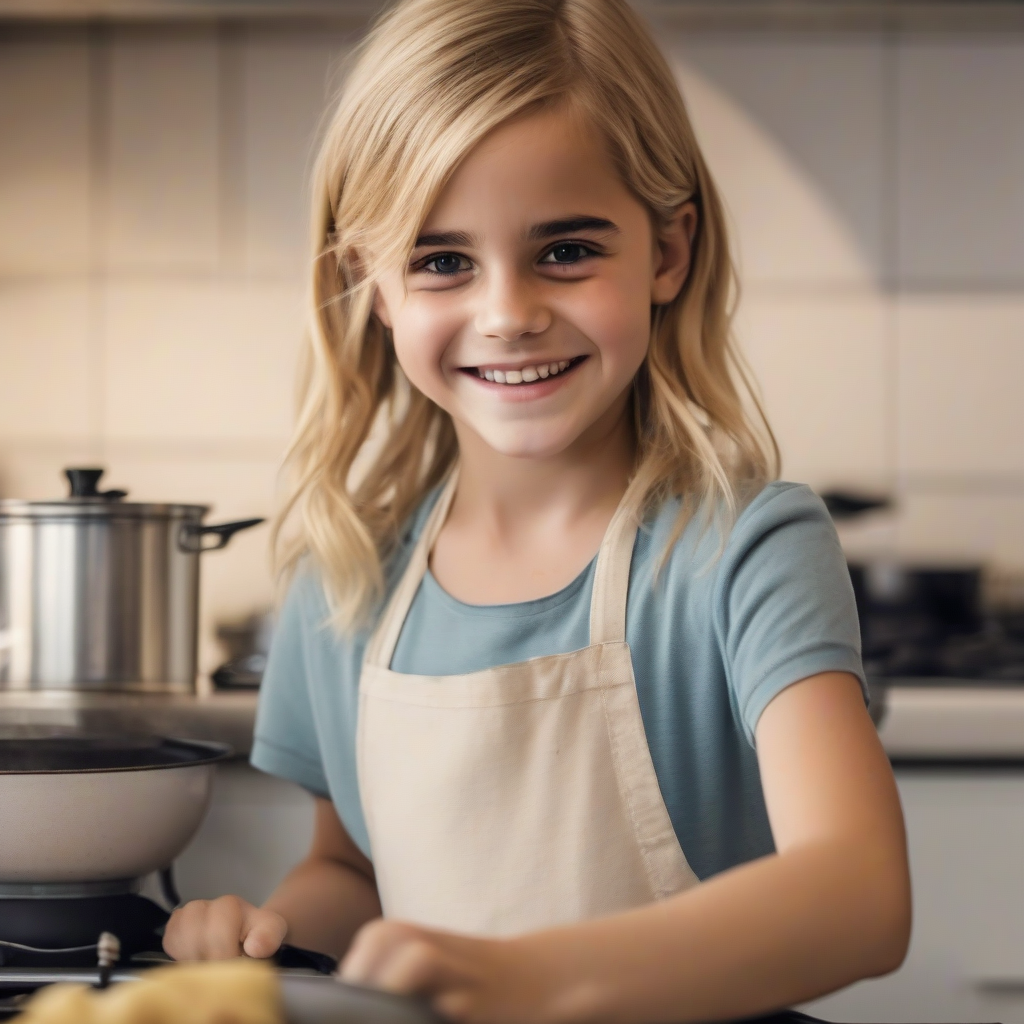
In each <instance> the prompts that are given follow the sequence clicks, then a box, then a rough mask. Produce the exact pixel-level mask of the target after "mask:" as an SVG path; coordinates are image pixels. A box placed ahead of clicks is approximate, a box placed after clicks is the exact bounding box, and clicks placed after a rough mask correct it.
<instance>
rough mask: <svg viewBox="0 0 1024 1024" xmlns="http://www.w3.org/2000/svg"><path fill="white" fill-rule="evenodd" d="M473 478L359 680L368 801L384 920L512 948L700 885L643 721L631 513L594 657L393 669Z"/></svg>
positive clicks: (598, 593)
mask: <svg viewBox="0 0 1024 1024" xmlns="http://www.w3.org/2000/svg"><path fill="white" fill-rule="evenodd" d="M456 477H457V473H456V474H452V477H451V478H450V479H449V481H448V484H447V485H446V487H445V489H444V492H443V493H442V494H441V496H440V498H439V499H438V501H437V504H436V505H435V507H434V509H433V511H432V512H431V515H430V517H429V519H428V520H427V523H426V525H425V526H424V529H423V533H422V534H421V536H420V538H419V541H418V543H417V545H416V547H415V549H414V551H413V555H412V558H411V561H410V562H409V566H408V568H407V569H406V571H405V574H404V576H403V577H402V579H401V581H400V583H399V585H398V587H397V588H396V590H395V592H394V594H393V595H392V597H391V600H390V601H389V602H388V605H387V607H386V609H385V611H384V614H383V616H382V617H381V620H380V622H379V623H378V625H377V628H376V630H375V631H374V633H373V635H372V637H371V638H370V641H369V644H368V645H367V649H366V655H365V658H364V663H363V670H362V676H361V678H360V681H359V724H358V729H357V734H356V756H357V764H358V775H359V793H360V798H361V800H362V807H363V814H364V815H365V818H366V825H367V831H368V833H369V837H370V847H371V853H372V858H373V864H374V869H375V872H376V877H377V888H378V891H379V894H380V899H381V905H382V907H383V910H384V916H385V917H389V918H399V919H402V920H406V921H410V922H413V923H416V924H420V925H424V926H427V927H433V928H439V929H444V930H448V931H455V932H463V933H468V934H473V935H480V936H510V935H517V934H521V933H523V932H528V931H534V930H537V929H541V928H548V927H553V926H555V925H561V924H571V923H574V922H577V921H582V920H585V919H587V918H592V917H597V916H600V915H604V914H613V913H616V912H617V911H624V910H629V909H631V908H633V907H638V906H641V905H642V904H645V903H650V902H652V901H654V900H660V899H664V898H665V897H667V896H671V895H673V894H674V893H677V892H681V891H682V890H683V889H687V888H689V887H690V886H692V885H695V884H697V878H696V876H695V875H694V873H693V871H692V870H691V869H690V866H689V865H688V864H687V863H686V858H685V856H684V855H683V851H682V848H681V847H680V845H679V842H678V840H677V839H676V835H675V831H674V830H673V828H672V822H671V820H670V819H669V814H668V809H667V808H666V807H665V801H664V800H663V799H662V796H661V790H660V788H659V786H658V779H657V776H656V775H655V772H654V764H653V762H652V761H651V754H650V750H649V748H648V745H647V737H646V735H645V733H644V726H643V721H642V719H641V717H640V705H639V702H638V701H637V695H636V685H635V682H634V679H633V665H632V661H631V659H630V654H629V645H628V644H627V643H626V639H625V637H626V593H627V589H628V586H629V567H630V562H631V561H632V556H633V543H634V540H635V538H636V524H635V521H634V519H633V517H632V516H631V515H629V514H628V513H627V512H625V511H624V510H623V509H622V508H621V507H620V508H619V509H618V510H617V511H616V513H615V515H614V516H613V518H612V521H611V523H610V524H609V526H608V530H607V533H606V534H605V537H604V540H603V541H602V544H601V549H600V552H599V553H598V557H597V567H596V571H595V575H594V591H593V597H592V600H591V608H590V645H589V646H588V647H585V648H583V649H582V650H579V651H572V652H570V653H568V654H554V655H550V656H547V657H541V658H532V659H530V660H529V661H524V662H519V663H518V664H515V665H501V666H498V667H496V668H489V669H484V670H483V671H480V672H468V673H466V674H464V675H453V676H421V675H406V674H404V673H400V672H393V671H391V668H390V665H391V658H392V655H393V654H394V650H395V646H396V645H397V643H398V637H399V634H400V633H401V629H402V624H403V623H404V621H405V617H406V615H407V613H408V611H409V608H410V606H411V605H412V602H413V598H414V597H415V596H416V591H417V590H418V588H419V585H420V582H421V581H422V579H423V576H424V574H425V573H426V571H427V564H428V559H429V556H430V550H431V548H432V546H433V544H434V540H435V539H436V537H437V535H438V533H439V532H440V530H441V527H442V526H443V524H444V521H445V518H446V516H447V514H448V509H449V507H450V505H451V501H452V498H453V497H454V494H455V485H456ZM451 642H452V643H458V637H457V636H456V637H452V638H451Z"/></svg>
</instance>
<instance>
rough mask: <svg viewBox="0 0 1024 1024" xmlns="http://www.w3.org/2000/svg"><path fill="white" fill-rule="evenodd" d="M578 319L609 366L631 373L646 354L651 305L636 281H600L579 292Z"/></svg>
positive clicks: (646, 294) (580, 325)
mask: <svg viewBox="0 0 1024 1024" xmlns="http://www.w3.org/2000/svg"><path fill="white" fill-rule="evenodd" d="M579 298H580V302H579V304H578V306H577V314H578V315H577V316H576V318H575V319H576V323H577V324H578V325H579V327H580V328H581V329H582V330H583V331H584V333H586V334H587V336H588V337H589V338H590V339H591V340H592V341H593V342H594V344H595V345H596V346H597V348H598V349H599V350H600V352H601V356H602V360H603V361H604V362H607V363H608V364H609V365H608V369H609V370H613V369H618V368H620V367H621V368H622V369H623V370H624V371H625V372H627V373H628V374H630V375H632V373H633V372H635V370H636V368H637V367H638V366H639V364H640V363H641V362H642V361H643V358H644V356H645V355H646V354H647V345H648V340H649V338H650V318H651V307H650V298H649V296H648V293H647V292H646V290H644V289H643V288H639V289H638V288H637V287H635V282H628V281H624V282H616V283H615V284H612V283H610V282H607V281H605V282H601V287H595V288H593V289H592V290H590V294H588V295H583V294H581V295H580V296H579Z"/></svg>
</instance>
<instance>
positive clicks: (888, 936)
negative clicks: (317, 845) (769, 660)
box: [343, 672, 910, 1024]
mask: <svg viewBox="0 0 1024 1024" xmlns="http://www.w3.org/2000/svg"><path fill="white" fill-rule="evenodd" d="M757 743H758V757H759V762H760V768H761V776H762V783H763V786H764V792H765V800H766V804H767V808H768V813H769V817H770V820H771V825H772V830H773V833H774V836H775V843H776V849H777V853H776V854H774V855H772V856H769V857H764V858H762V859H760V860H757V861H754V862H752V863H749V864H745V865H742V866H740V867H737V868H734V869H733V870H731V871H727V872H724V873H722V874H721V875H719V876H716V877H715V878H713V879H711V880H709V881H708V882H706V883H704V884H703V885H700V886H697V887H696V888H694V889H691V890H689V891H687V892H685V893H682V894H680V895H679V896H676V897H673V898H672V899H669V900H666V901H664V902H662V903H658V904H654V905H650V906H646V907H642V908H640V909H637V910H634V911H630V912H628V913H625V914H620V915H615V916H613V917H608V918H605V919H602V920H599V921H593V922H586V923H583V924H579V925H575V926H571V927H566V928H558V929H552V930H550V931H545V932H539V933H536V934H533V935H528V936H523V937H521V938H516V939H511V940H481V939H470V938H466V937H462V936H453V935H447V934H443V933H438V932H432V931H427V930H425V929H419V928H414V927H412V926H409V925H401V924H396V923H391V922H380V923H376V924H371V925H370V926H369V927H367V928H366V929H364V930H363V932H361V933H360V935H359V936H357V937H356V940H355V942H354V943H353V946H352V949H351V951H350V953H349V955H348V957H347V958H346V960H345V962H344V964H343V977H344V978H346V979H347V980H353V981H363V982H368V983H371V984H376V985H380V986H381V987H384V988H389V989H392V990H396V991H402V992H418V993H422V994H425V995H429V996H432V997H433V1000H434V1005H435V1006H436V1007H437V1009H438V1010H440V1011H441V1012H442V1013H445V1014H447V1015H449V1016H451V1017H453V1018H455V1019H457V1020H473V1021H474V1022H476V1021H494V1022H506V1021H507V1022H514V1021H522V1020H527V1019H529V1020H531V1021H539V1022H551V1024H561V1022H575V1021H590V1020H593V1021H608V1022H623V1024H626V1022H639V1021H668V1020H671V1021H680V1022H684V1021H698V1020H713V1019H724V1018H736V1017H742V1016H750V1015H753V1014H757V1013H760V1012H764V1011H768V1010H771V1009H775V1008H778V1007H780V1006H785V1005H787V1004H791V1003H796V1002H801V1001H803V1000H806V999H810V998H812V997H814V996H818V995H821V994H823V993H825V992H829V991H832V990H834V989H836V988H839V987H841V986H843V985H846V984H849V983H850V982H853V981H856V980H858V979H860V978H864V977H869V976H872V975H877V974H884V973H886V972H888V971H891V970H894V969H895V968H896V967H897V966H898V965H899V964H900V962H901V961H902V959H903V956H904V954H905V952H906V948H907V943H908V940H909V931H910V884H909V878H908V871H907V860H906V847H905V837H904V831H903V819H902V814H901V811H900V805H899V798H898V796H897V792H896V787H895V783H894V780H893V777H892V772H891V770H890V768H889V764H888V761H887V759H886V757H885V753H884V751H883V750H882V748H881V744H880V743H879V741H878V737H877V735H876V733H875V729H874V726H873V725H872V723H871V721H870V719H869V717H868V715H867V712H866V710H865V708H864V703H863V699H862V697H861V693H860V688H859V686H858V684H857V682H856V680H855V679H854V678H853V677H852V676H849V675H847V674H845V673H838V672H833V673H824V674H821V675H818V676H814V677H812V678H810V679H806V680H804V681H802V682H800V683H797V684H795V685H793V686H791V687H789V688H787V689H786V690H783V691H782V692H781V693H780V694H779V695H778V696H777V697H776V698H775V699H774V700H773V701H772V702H771V703H770V704H769V706H768V707H767V708H766V710H765V711H764V713H763V714H762V716H761V719H760V722H759V724H758V727H757Z"/></svg>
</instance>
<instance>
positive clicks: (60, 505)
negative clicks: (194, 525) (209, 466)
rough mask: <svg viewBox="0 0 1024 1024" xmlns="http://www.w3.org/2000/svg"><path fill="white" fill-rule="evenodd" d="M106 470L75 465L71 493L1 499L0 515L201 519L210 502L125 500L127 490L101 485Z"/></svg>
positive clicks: (70, 473)
mask: <svg viewBox="0 0 1024 1024" xmlns="http://www.w3.org/2000/svg"><path fill="white" fill-rule="evenodd" d="M103 472H104V471H103V470H102V469H100V468H95V467H84V468H83V467H75V468H71V469H66V470H64V475H65V476H66V477H67V478H68V484H69V485H70V493H69V494H68V496H67V497H66V498H50V499H46V500H43V501H22V500H20V499H17V498H6V499H3V500H0V519H57V520H60V519H197V520H198V519H202V517H203V516H204V515H206V513H207V512H209V510H210V508H209V506H208V505H185V504H177V503H174V504H172V503H163V502H142V501H125V500H124V499H125V498H126V497H128V492H127V491H120V490H109V491H101V490H100V489H99V482H100V478H101V477H102V476H103Z"/></svg>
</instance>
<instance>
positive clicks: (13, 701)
mask: <svg viewBox="0 0 1024 1024" xmlns="http://www.w3.org/2000/svg"><path fill="white" fill-rule="evenodd" d="M257 697H258V694H257V693H256V692H251V691H247V692H238V693H235V692H218V691H207V692H201V693H198V694H174V695H170V694H149V693H81V692H73V691H61V690H45V691H44V690H28V691H2V690H0V729H2V728H3V727H14V728H18V727H23V726H56V727H59V728H72V729H87V730H90V731H98V732H136V733H151V734H155V735H161V736H177V737H180V738H183V739H199V740H214V741H217V742H220V743H227V744H229V745H230V746H231V747H232V748H233V749H234V751H235V754H236V755H237V756H238V757H247V756H248V754H249V751H250V750H251V749H252V732H253V726H254V724H255V721H256V702H257ZM871 712H872V717H873V718H874V720H875V723H876V724H877V725H878V726H879V735H880V736H881V738H882V743H883V745H884V746H885V749H886V752H887V753H888V754H889V756H890V757H891V758H892V759H893V760H894V761H897V762H928V761H950V762H957V761H971V760H974V761H997V762H998V761H1019V762H1024V686H991V685H985V684H983V683H977V682H972V681H970V680H916V679H915V680H909V679H908V680H900V679H895V680H889V681H887V683H886V685H884V686H883V685H878V681H875V680H872V685H871Z"/></svg>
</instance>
